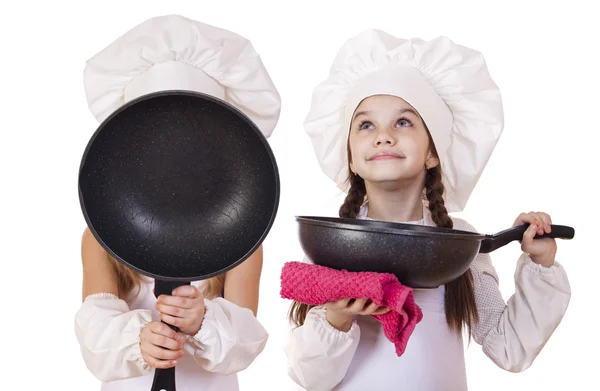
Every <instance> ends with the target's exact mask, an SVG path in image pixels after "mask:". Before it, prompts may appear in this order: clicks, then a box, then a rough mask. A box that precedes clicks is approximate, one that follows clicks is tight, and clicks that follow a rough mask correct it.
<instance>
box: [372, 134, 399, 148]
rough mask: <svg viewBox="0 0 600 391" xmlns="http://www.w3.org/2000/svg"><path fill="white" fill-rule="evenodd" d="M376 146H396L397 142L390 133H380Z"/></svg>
mask: <svg viewBox="0 0 600 391" xmlns="http://www.w3.org/2000/svg"><path fill="white" fill-rule="evenodd" d="M374 141H375V145H377V146H379V145H382V144H388V145H394V144H395V143H396V140H395V139H394V137H393V136H392V134H391V133H390V132H388V131H379V132H377V135H376V136H375V140H374Z"/></svg>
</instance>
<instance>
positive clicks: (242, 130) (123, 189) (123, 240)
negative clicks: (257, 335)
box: [79, 91, 280, 391]
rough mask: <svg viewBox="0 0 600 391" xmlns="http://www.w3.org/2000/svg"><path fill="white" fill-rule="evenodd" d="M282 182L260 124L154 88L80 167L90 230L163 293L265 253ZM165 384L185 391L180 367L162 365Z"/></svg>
mask: <svg viewBox="0 0 600 391" xmlns="http://www.w3.org/2000/svg"><path fill="white" fill-rule="evenodd" d="M279 186H280V183H279V174H278V168H277V164H276V161H275V158H274V155H273V153H272V150H271V149H270V147H269V144H268V142H267V140H266V138H265V137H264V135H263V134H262V133H261V132H260V130H259V129H258V127H257V126H256V125H255V124H254V123H253V122H252V121H251V120H250V119H249V118H248V117H247V116H246V115H244V114H243V113H242V112H241V111H239V110H238V109H236V108H235V107H233V106H231V105H229V104H227V103H226V102H224V101H222V100H219V99H216V98H214V97H212V96H210V95H206V94H202V93H197V92H191V91H162V92H156V93H152V94H148V95H145V96H142V97H140V98H138V99H135V100H132V101H130V102H128V103H127V104H125V105H124V106H122V107H121V108H119V109H118V110H116V111H115V112H114V113H113V114H112V115H111V116H110V117H109V118H107V119H106V120H105V121H104V122H103V123H102V124H101V125H100V126H99V128H98V129H97V130H96V132H95V133H94V135H93V136H92V138H91V139H90V141H89V143H88V145H87V148H86V149H85V152H84V154H83V159H82V162H81V166H80V171H79V199H80V205H81V208H82V211H83V215H84V217H85V220H86V223H87V225H88V227H89V229H90V230H91V232H92V233H93V235H94V236H95V238H96V239H97V240H98V242H99V243H100V244H101V245H102V246H103V247H104V249H105V250H106V251H107V252H108V253H109V254H110V255H111V256H112V257H114V258H115V259H116V260H117V261H119V262H121V263H122V264H124V265H126V266H127V267H129V268H131V269H133V270H135V271H137V272H139V273H141V274H143V275H145V276H148V277H152V278H154V284H155V285H154V294H155V295H156V297H158V296H159V295H161V294H171V292H172V291H173V289H175V288H176V287H178V286H181V285H186V284H190V282H191V281H198V280H204V279H208V278H210V277H213V276H217V275H219V274H222V273H224V272H226V271H228V270H230V269H232V268H234V267H235V266H237V265H239V264H240V263H242V262H243V261H244V260H246V259H247V258H248V257H249V256H250V255H251V254H252V253H253V252H254V251H256V250H257V249H258V247H259V246H260V245H261V243H262V242H263V240H264V239H265V237H266V236H267V234H268V232H269V230H270V229H271V226H272V224H273V221H274V219H275V215H276V213H277V208H278V204H279V192H280V187H279ZM170 327H171V328H172V329H174V330H176V331H177V328H176V327H174V326H171V325H170ZM158 390H166V391H175V368H171V369H157V370H156V371H155V376H154V383H153V385H152V391H158Z"/></svg>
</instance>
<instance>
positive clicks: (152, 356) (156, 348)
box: [140, 322, 184, 369]
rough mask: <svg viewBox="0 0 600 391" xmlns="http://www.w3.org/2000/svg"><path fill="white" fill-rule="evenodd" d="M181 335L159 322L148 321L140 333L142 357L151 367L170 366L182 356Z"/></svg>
mask: <svg viewBox="0 0 600 391" xmlns="http://www.w3.org/2000/svg"><path fill="white" fill-rule="evenodd" d="M183 343H184V339H183V336H181V335H179V334H178V333H176V332H175V331H174V330H173V329H171V328H170V327H169V326H167V325H166V324H164V323H161V322H149V323H148V324H146V326H144V328H143V330H142V332H141V333H140V350H141V351H142V357H144V360H145V361H146V362H147V363H148V364H149V365H150V366H151V367H153V368H163V369H164V368H171V367H174V366H175V365H176V364H177V361H176V360H177V359H178V358H179V357H183V355H184V351H183Z"/></svg>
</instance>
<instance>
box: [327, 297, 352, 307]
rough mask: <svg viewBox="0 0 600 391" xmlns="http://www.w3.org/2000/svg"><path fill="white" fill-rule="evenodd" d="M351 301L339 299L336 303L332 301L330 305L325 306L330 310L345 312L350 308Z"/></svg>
mask: <svg viewBox="0 0 600 391" xmlns="http://www.w3.org/2000/svg"><path fill="white" fill-rule="evenodd" d="M350 300H351V299H349V298H344V299H339V300H336V301H331V302H329V303H326V304H325V307H326V308H330V309H332V310H343V309H344V308H346V307H347V306H348V302H349V301H350Z"/></svg>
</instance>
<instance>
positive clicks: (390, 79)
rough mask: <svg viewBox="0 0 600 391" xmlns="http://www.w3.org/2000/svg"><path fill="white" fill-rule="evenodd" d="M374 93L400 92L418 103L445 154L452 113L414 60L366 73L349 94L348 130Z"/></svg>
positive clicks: (439, 149)
mask: <svg viewBox="0 0 600 391" xmlns="http://www.w3.org/2000/svg"><path fill="white" fill-rule="evenodd" d="M374 95H392V96H397V97H399V98H402V99H403V100H405V101H406V102H407V103H408V104H410V105H411V106H412V107H414V108H415V110H417V112H418V113H419V115H420V116H421V118H423V121H424V122H425V124H426V125H427V128H428V129H429V131H430V132H431V137H432V138H433V141H434V143H435V147H436V150H437V151H438V154H440V155H445V151H446V150H447V149H448V147H449V146H450V130H451V129H452V122H453V118H452V113H451V112H450V109H449V108H448V106H447V105H446V103H445V102H444V100H443V99H442V98H441V97H440V96H439V95H438V94H437V93H436V92H435V90H434V88H433V87H432V86H431V84H430V83H429V81H428V80H427V79H426V78H425V76H424V75H423V74H422V73H421V72H420V71H419V70H418V69H416V68H414V67H413V66H412V65H410V64H401V63H394V64H389V65H388V66H386V67H385V68H383V69H381V70H378V71H376V72H372V73H369V74H367V75H364V76H362V77H361V78H360V79H359V80H358V81H357V82H356V83H355V84H354V86H353V87H352V89H351V91H350V93H349V94H348V97H347V98H346V108H345V126H344V129H345V130H346V131H349V129H350V123H351V121H352V116H353V115H354V112H355V111H356V108H357V107H358V105H359V104H360V103H361V102H362V101H363V100H364V99H366V98H368V97H370V96H374ZM440 158H442V156H440Z"/></svg>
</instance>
